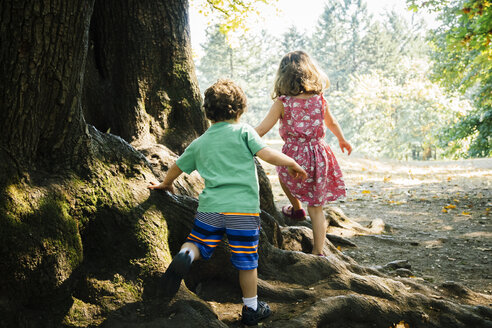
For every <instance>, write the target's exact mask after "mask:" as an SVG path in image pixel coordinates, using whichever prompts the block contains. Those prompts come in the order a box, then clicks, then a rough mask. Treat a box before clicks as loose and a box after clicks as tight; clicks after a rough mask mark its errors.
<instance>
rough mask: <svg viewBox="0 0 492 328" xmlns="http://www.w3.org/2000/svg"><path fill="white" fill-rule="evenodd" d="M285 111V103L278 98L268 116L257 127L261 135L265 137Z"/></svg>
mask: <svg viewBox="0 0 492 328" xmlns="http://www.w3.org/2000/svg"><path fill="white" fill-rule="evenodd" d="M283 112H284V104H283V103H282V101H281V100H278V99H277V100H276V101H275V102H274V103H273V105H272V107H271V108H270V111H269V112H268V114H267V116H265V118H264V119H263V121H262V122H261V123H260V125H258V126H257V127H256V128H255V130H256V132H257V133H258V134H259V135H260V137H263V136H264V135H265V134H266V133H267V132H268V131H270V129H271V128H273V126H274V125H275V123H277V121H278V119H279V118H280V117H282V114H283Z"/></svg>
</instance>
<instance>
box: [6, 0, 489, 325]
mask: <svg viewBox="0 0 492 328" xmlns="http://www.w3.org/2000/svg"><path fill="white" fill-rule="evenodd" d="M144 2H145V1H144ZM92 8H93V2H92V1H89V0H86V1H73V0H71V1H70V0H67V1H61V0H58V1H56V0H54V1H52V0H39V1H29V0H24V1H20V0H10V1H3V2H1V4H0V17H1V23H0V32H1V33H2V34H1V35H2V42H1V50H0V53H1V60H2V62H1V64H0V65H1V66H0V67H1V71H0V72H1V73H2V77H3V79H2V82H1V83H2V88H1V91H0V92H1V97H2V98H1V99H0V100H1V101H2V106H3V107H2V112H1V113H0V115H1V116H0V118H1V122H0V124H1V130H0V135H1V139H0V327H2V328H3V327H94V326H104V327H156V326H158V327H161V326H162V327H197V326H199V327H226V326H228V325H229V326H237V319H238V318H237V313H238V312H239V311H240V308H241V304H240V302H239V299H240V293H239V286H238V282H237V271H236V270H234V269H233V267H232V266H231V265H230V263H229V257H230V254H229V251H228V249H227V245H226V243H225V242H222V243H221V244H220V246H219V247H218V248H217V250H216V253H215V255H214V257H213V258H212V259H211V260H210V261H208V262H200V261H198V262H196V263H194V264H193V267H192V270H191V273H190V274H189V275H188V276H187V277H186V279H185V282H186V284H183V285H182V286H181V289H180V291H179V292H178V294H177V295H176V297H175V298H173V299H172V300H169V299H166V298H164V297H162V295H160V294H159V290H160V288H159V286H160V283H161V276H162V273H163V272H164V270H165V268H166V267H167V265H168V264H169V262H170V260H171V257H172V255H173V254H175V253H176V252H177V251H178V249H179V246H180V244H181V243H182V242H183V240H184V238H185V236H186V235H187V234H188V233H189V231H190V229H191V227H192V224H193V217H194V213H195V211H196V206H197V200H196V198H194V197H190V196H196V194H197V189H199V188H200V180H199V179H198V178H197V177H194V176H190V177H189V176H183V177H181V178H180V180H179V181H177V182H176V187H177V189H178V190H179V192H180V193H181V195H178V196H177V195H171V194H169V193H166V192H150V191H149V190H148V189H147V188H146V187H147V185H148V183H149V181H151V180H154V179H155V178H156V176H158V175H159V174H160V173H159V172H157V170H155V168H157V169H158V170H159V171H161V170H165V169H166V168H167V167H168V166H169V164H170V163H171V162H172V161H173V160H174V159H175V158H176V155H175V154H174V153H173V152H172V150H174V151H176V152H179V151H181V150H182V149H183V147H185V146H186V145H187V144H188V143H189V142H190V140H191V139H193V138H194V137H196V136H197V135H199V134H200V133H202V132H203V130H204V128H205V127H206V124H205V123H204V122H203V120H202V119H203V113H202V112H201V111H200V109H199V105H198V103H199V97H198V96H197V93H196V81H195V78H194V74H193V72H192V66H191V61H190V57H189V43H187V42H188V41H187V40H188V36H187V33H188V32H187V31H188V27H187V22H186V17H187V3H186V1H184V2H181V1H177V0H176V1H146V4H142V2H141V1H139V2H138V3H137V2H136V1H109V2H106V1H101V2H98V3H97V5H96V16H94V18H93V19H92V23H93V25H92V27H91V28H92V33H91V35H92V36H93V39H92V40H93V43H91V50H90V51H89V58H90V60H89V61H90V62H91V64H90V65H89V67H88V68H87V69H86V67H85V66H84V61H85V58H86V54H87V48H88V47H87V46H88V34H89V22H90V16H91V12H92ZM110 13H112V14H113V15H114V16H115V17H113V16H111V15H110ZM154 15H155V17H154ZM160 28H162V29H163V30H162V31H161V30H160ZM156 29H157V30H156ZM138 33H140V35H139V36H138V37H137V34H138ZM156 35H157V36H158V37H157V38H156V37H155V36H156ZM120 39H121V40H123V41H124V42H121V43H120V42H119V40H120ZM183 40H184V41H185V44H182V45H180V44H178V43H179V42H181V41H183ZM176 42H178V43H176ZM125 47H128V49H129V51H128V54H126V53H125V51H124V50H125V49H126V48H125ZM161 52H165V53H167V54H162V53H161ZM118 56H121V58H119V57H118ZM156 62H158V63H157V64H156ZM159 65H161V69H159ZM162 69H164V71H163V70H162ZM85 72H86V74H87V75H88V76H89V78H90V79H91V80H90V81H87V83H85V82H84V73H85ZM161 74H162V75H163V76H161ZM83 85H85V88H86V89H85V91H83V90H82V86H83ZM98 88H100V89H98ZM99 92H101V93H99ZM82 99H84V104H85V107H86V112H87V115H92V116H91V121H92V122H93V123H94V124H96V125H98V126H99V127H100V128H104V129H106V128H111V131H112V132H118V133H121V134H122V135H125V138H127V139H128V140H129V141H132V142H133V143H135V144H136V145H138V146H139V149H141V152H140V151H137V150H136V149H135V148H134V147H133V146H132V145H130V144H129V143H127V142H126V141H124V140H123V139H122V138H120V137H117V136H115V135H113V134H108V133H104V132H100V131H99V130H97V129H96V128H94V127H93V126H91V125H86V124H85V122H84V118H83V114H82V109H81V103H82ZM159 104H160V105H159ZM163 112H164V113H163ZM106 113H109V114H108V115H106ZM99 118H102V119H101V120H99ZM120 118H122V119H123V121H119V119H120ZM125 120H127V121H126V122H127V123H128V127H127V126H126V125H125ZM116 122H118V123H116ZM155 141H161V142H164V145H163V146H158V145H155V144H148V143H146V142H151V143H152V142H155ZM169 149H171V150H169ZM143 153H144V154H145V156H146V157H147V158H146V157H145V156H144V155H143ZM154 171H156V172H154ZM260 175H261V184H262V191H261V193H262V209H263V211H262V215H261V217H262V226H263V230H262V236H261V240H260V266H259V276H260V283H259V294H260V297H261V298H263V299H265V300H267V301H268V302H270V304H272V306H273V307H274V310H275V312H274V315H273V316H272V317H271V318H270V319H268V320H267V324H268V326H272V327H316V326H329V325H334V326H337V327H368V326H376V327H389V326H390V325H391V324H392V323H394V322H398V321H399V320H405V321H406V322H408V323H409V324H410V326H411V327H491V326H492V310H491V309H490V307H488V305H489V304H490V302H491V299H490V297H489V296H486V295H479V294H475V293H473V292H471V291H469V290H467V289H465V288H462V287H460V286H457V285H455V284H447V285H445V286H441V287H440V289H433V288H428V287H426V286H424V285H421V284H419V283H417V282H415V281H413V280H412V279H394V278H390V277H388V276H386V275H384V274H383V273H381V272H379V271H378V270H375V269H371V268H367V267H362V266H359V265H358V264H357V263H355V262H354V261H353V260H352V259H351V258H349V257H347V256H345V255H344V254H343V253H341V252H340V251H338V250H337V249H336V248H335V247H334V246H333V245H332V244H331V243H330V242H329V241H326V242H325V248H324V252H325V253H327V254H329V256H328V257H327V258H320V257H318V256H313V255H310V254H306V253H309V251H310V249H311V248H312V232H311V229H310V228H309V225H308V224H306V226H304V227H301V226H289V222H286V221H285V220H284V218H282V217H281V216H279V214H278V212H277V210H276V208H275V204H274V202H273V197H272V195H271V190H270V187H269V184H268V179H267V178H266V176H265V175H264V174H261V170H260ZM331 219H333V218H331ZM336 221H337V222H338V223H339V225H340V227H343V226H344V224H345V222H344V220H343V218H342V219H336ZM279 223H280V224H279ZM290 223H291V222H290ZM453 293H454V295H453ZM450 295H453V297H451V296H450ZM454 296H456V297H454ZM286 302H287V305H286ZM231 304H232V305H231ZM231 309H232V312H234V313H236V314H233V315H231V314H230V313H231Z"/></svg>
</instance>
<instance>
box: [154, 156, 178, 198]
mask: <svg viewBox="0 0 492 328" xmlns="http://www.w3.org/2000/svg"><path fill="white" fill-rule="evenodd" d="M181 173H183V171H181V169H180V168H179V167H178V166H177V165H176V163H175V164H173V166H171V168H169V170H168V171H167V174H166V177H165V178H164V181H162V182H161V183H160V184H156V183H154V182H151V183H150V185H149V186H148V187H147V188H149V189H163V190H167V191H169V192H171V193H173V194H174V187H173V182H174V180H176V178H177V177H179V176H180V175H181Z"/></svg>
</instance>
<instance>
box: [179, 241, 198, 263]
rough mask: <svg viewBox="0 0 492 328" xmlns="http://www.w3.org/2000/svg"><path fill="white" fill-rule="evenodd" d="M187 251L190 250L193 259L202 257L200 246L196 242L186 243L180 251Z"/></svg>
mask: <svg viewBox="0 0 492 328" xmlns="http://www.w3.org/2000/svg"><path fill="white" fill-rule="evenodd" d="M186 251H188V253H189V254H190V256H191V261H195V260H198V259H200V250H199V249H198V247H197V246H196V245H195V244H194V243H190V242H186V243H184V244H183V245H182V246H181V250H180V251H179V252H180V253H181V252H186Z"/></svg>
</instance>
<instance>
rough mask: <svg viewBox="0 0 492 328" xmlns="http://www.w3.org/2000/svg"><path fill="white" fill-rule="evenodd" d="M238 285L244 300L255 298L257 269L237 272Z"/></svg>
mask: <svg viewBox="0 0 492 328" xmlns="http://www.w3.org/2000/svg"><path fill="white" fill-rule="evenodd" d="M239 284H240V285H241V290H242V292H243V297H244V298H251V297H256V295H257V290H258V274H257V269H253V270H239ZM255 308H256V306H255ZM255 310H256V309H255Z"/></svg>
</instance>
